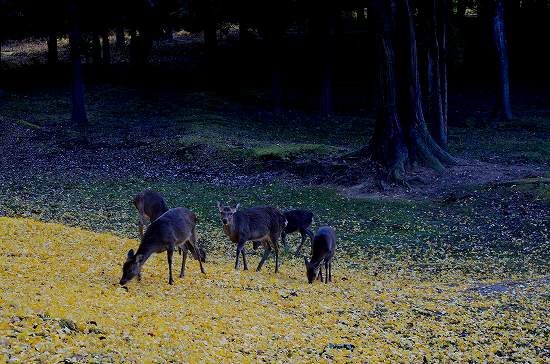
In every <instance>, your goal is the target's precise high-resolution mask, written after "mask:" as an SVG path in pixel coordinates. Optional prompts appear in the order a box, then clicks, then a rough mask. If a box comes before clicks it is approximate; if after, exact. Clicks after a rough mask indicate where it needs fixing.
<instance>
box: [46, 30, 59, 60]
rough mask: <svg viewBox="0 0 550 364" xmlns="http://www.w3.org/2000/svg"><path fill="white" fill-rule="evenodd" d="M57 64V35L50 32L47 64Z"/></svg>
mask: <svg viewBox="0 0 550 364" xmlns="http://www.w3.org/2000/svg"><path fill="white" fill-rule="evenodd" d="M56 63H57V33H56V32H55V31H53V30H52V31H50V32H49V33H48V64H50V65H52V64H56Z"/></svg>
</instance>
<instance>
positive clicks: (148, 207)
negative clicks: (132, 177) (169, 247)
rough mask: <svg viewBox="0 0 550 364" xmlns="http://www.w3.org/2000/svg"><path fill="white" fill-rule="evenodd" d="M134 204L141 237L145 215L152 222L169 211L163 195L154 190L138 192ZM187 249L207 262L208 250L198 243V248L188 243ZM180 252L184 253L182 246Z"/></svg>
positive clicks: (195, 256)
mask: <svg viewBox="0 0 550 364" xmlns="http://www.w3.org/2000/svg"><path fill="white" fill-rule="evenodd" d="M132 203H133V205H134V206H135V208H136V209H137V210H138V230H139V237H140V239H141V238H143V227H144V225H145V217H147V218H148V219H149V221H150V222H153V221H155V220H156V219H158V218H159V217H160V216H161V215H162V214H164V213H165V212H166V211H168V205H167V204H166V201H164V198H163V197H162V195H161V194H160V193H158V192H156V191H153V190H143V191H142V192H140V193H139V194H137V195H136V196H135V197H134V199H133V200H132ZM186 245H187V249H188V250H190V251H191V253H192V254H193V257H194V258H195V259H201V260H202V262H203V263H204V262H206V251H205V250H204V249H203V248H202V247H201V246H200V244H198V246H197V248H198V249H197V250H196V251H195V246H193V245H191V244H186ZM178 252H179V253H180V254H182V250H181V248H179V249H178Z"/></svg>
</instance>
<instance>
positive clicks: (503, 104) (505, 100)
mask: <svg viewBox="0 0 550 364" xmlns="http://www.w3.org/2000/svg"><path fill="white" fill-rule="evenodd" d="M493 1H494V3H493V14H492V25H493V41H494V44H495V51H496V58H497V68H498V88H497V97H496V100H497V101H496V107H495V116H500V117H502V118H503V119H504V120H507V121H509V120H511V119H512V104H511V102H510V76H509V68H510V65H509V61H508V44H507V41H506V33H505V28H504V2H503V0H493Z"/></svg>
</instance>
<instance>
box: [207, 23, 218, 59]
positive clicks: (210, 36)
mask: <svg viewBox="0 0 550 364" xmlns="http://www.w3.org/2000/svg"><path fill="white" fill-rule="evenodd" d="M204 45H205V47H206V50H207V51H208V52H214V51H215V50H216V47H217V45H218V25H217V24H216V20H215V19H213V18H209V19H208V20H207V22H206V25H205V28H204Z"/></svg>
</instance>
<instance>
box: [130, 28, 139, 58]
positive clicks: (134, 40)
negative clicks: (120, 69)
mask: <svg viewBox="0 0 550 364" xmlns="http://www.w3.org/2000/svg"><path fill="white" fill-rule="evenodd" d="M138 43H139V42H138V37H137V31H136V28H135V27H131V28H130V64H132V65H136V64H137V63H138V58H139V57H138Z"/></svg>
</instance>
